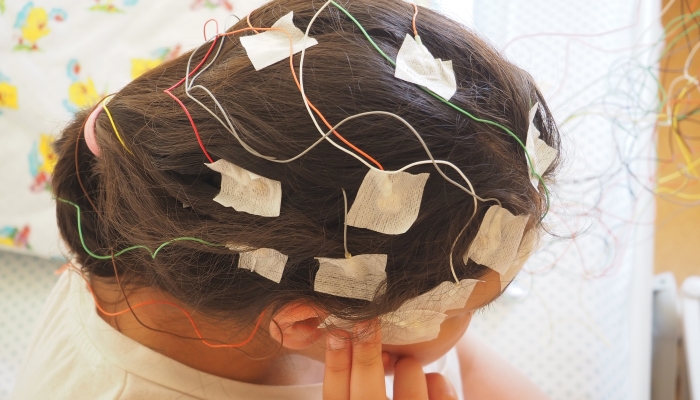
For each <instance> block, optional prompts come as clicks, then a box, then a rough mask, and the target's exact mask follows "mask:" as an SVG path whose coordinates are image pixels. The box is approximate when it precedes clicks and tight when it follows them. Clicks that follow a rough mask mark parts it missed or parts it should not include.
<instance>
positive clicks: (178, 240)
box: [56, 197, 224, 260]
mask: <svg viewBox="0 0 700 400" xmlns="http://www.w3.org/2000/svg"><path fill="white" fill-rule="evenodd" d="M56 200H58V201H61V202H63V203H66V204H70V205H72V206H73V207H75V209H76V210H77V211H78V212H77V216H78V236H79V237H80V243H81V244H82V245H83V250H85V252H86V253H88V255H90V257H92V258H96V259H98V260H109V259H111V258H112V257H113V256H112V255H108V256H100V255H97V254H95V253H93V252H92V251H90V249H88V247H87V245H86V244H85V238H84V237H83V227H82V223H81V219H80V214H81V210H80V206H79V205H77V204H75V203H73V202H72V201H70V200H65V199H62V198H60V197H57V198H56ZM181 241H190V242H197V243H201V244H205V245H207V246H214V247H223V246H224V245H223V244H215V243H209V242H207V241H206V240H202V239H197V238H193V237H187V236H183V237H179V238H175V239H172V240H169V241H167V242H165V243H163V244H161V245H160V246H158V248H156V250H155V251H153V250H151V248H150V247H148V246H144V245H142V244H140V245H136V246H131V247H127V248H126V249H124V250H120V251H119V252H117V253H115V254H114V257H119V256H120V255H122V254H124V253H126V252H129V251H132V250H137V249H144V250H146V251H148V253H149V254H150V255H151V258H156V256H157V255H158V253H159V252H160V251H161V250H162V249H163V248H164V247H165V246H167V245H169V244H172V243H174V242H181Z"/></svg>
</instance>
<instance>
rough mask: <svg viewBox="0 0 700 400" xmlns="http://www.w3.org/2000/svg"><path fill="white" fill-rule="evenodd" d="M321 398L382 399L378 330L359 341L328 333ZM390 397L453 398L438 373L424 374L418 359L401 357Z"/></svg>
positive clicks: (418, 399) (417, 399)
mask: <svg viewBox="0 0 700 400" xmlns="http://www.w3.org/2000/svg"><path fill="white" fill-rule="evenodd" d="M326 344H327V346H326V371H325V376H324V378H323V400H384V399H386V388H385V384H384V362H386V361H382V360H383V359H384V360H387V359H388V357H382V338H381V331H380V330H379V329H377V330H376V333H374V334H373V335H372V336H371V337H370V338H368V339H367V340H366V341H361V342H350V341H349V340H343V339H342V337H339V336H336V335H335V334H329V335H328V339H327V342H326ZM394 371H395V372H394V400H409V399H410V400H457V395H456V394H455V391H454V389H453V388H452V386H451V385H450V383H449V382H447V380H446V379H445V378H443V377H442V375H440V374H427V375H426V374H425V373H423V369H422V367H421V365H420V363H419V362H418V361H416V360H415V359H414V358H411V357H404V358H401V359H399V360H398V361H397V362H396V365H395V367H394Z"/></svg>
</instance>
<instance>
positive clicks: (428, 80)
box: [394, 34, 457, 100]
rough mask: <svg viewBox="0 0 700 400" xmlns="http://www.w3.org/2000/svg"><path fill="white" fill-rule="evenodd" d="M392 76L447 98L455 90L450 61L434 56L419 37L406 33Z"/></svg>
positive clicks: (453, 74) (455, 84)
mask: <svg viewBox="0 0 700 400" xmlns="http://www.w3.org/2000/svg"><path fill="white" fill-rule="evenodd" d="M394 76H395V77H396V78H399V79H401V80H404V81H407V82H411V83H415V84H417V85H420V86H424V87H426V88H428V89H430V90H432V91H433V92H435V93H437V94H438V95H440V97H442V98H444V99H445V100H449V99H450V97H452V96H453V95H454V94H455V92H457V79H456V78H455V72H454V70H453V69H452V61H451V60H449V61H442V60H441V59H439V58H434V57H433V55H432V54H430V51H429V50H428V49H427V48H426V47H425V46H423V44H422V43H421V42H420V38H418V39H414V38H413V37H411V35H409V34H406V38H404V41H403V44H402V45H401V48H400V49H399V53H398V54H397V55H396V71H395V72H394Z"/></svg>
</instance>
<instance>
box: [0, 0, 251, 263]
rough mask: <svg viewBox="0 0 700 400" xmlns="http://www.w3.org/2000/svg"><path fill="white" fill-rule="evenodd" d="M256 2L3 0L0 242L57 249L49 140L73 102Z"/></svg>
mask: <svg viewBox="0 0 700 400" xmlns="http://www.w3.org/2000/svg"><path fill="white" fill-rule="evenodd" d="M262 3H264V1H261V0H245V1H243V0H235V1H234V0H149V1H145V0H95V1H89V2H85V1H65V0H33V1H7V2H6V1H4V0H0V185H1V186H2V188H3V190H0V249H3V250H9V251H14V252H21V253H30V254H34V255H37V256H40V257H47V258H51V257H58V258H61V257H62V254H63V249H62V248H61V245H60V242H59V240H58V231H57V228H56V222H55V214H54V204H53V202H52V200H51V193H50V189H49V188H50V186H49V185H50V180H51V173H52V172H53V166H54V163H55V155H54V153H53V151H52V149H51V143H52V141H53V139H54V137H55V136H56V135H58V134H59V133H60V131H61V129H62V127H63V126H64V125H65V124H66V123H67V122H68V121H69V120H70V118H71V117H72V115H73V114H74V113H75V112H76V111H77V110H80V109H83V108H86V107H90V106H92V105H93V104H94V103H95V102H96V101H98V100H99V99H100V98H102V97H103V96H104V95H106V94H108V93H112V92H115V91H117V90H119V89H120V88H121V87H122V86H124V85H125V84H126V83H128V82H129V81H130V80H132V79H134V78H136V77H137V76H139V75H140V74H142V73H143V72H145V71H146V70H148V69H150V68H152V67H154V66H156V65H158V64H160V63H162V62H164V61H166V60H168V59H171V58H173V57H176V56H177V55H179V54H181V53H183V52H185V51H187V50H189V49H191V48H193V47H195V46H197V45H199V44H201V43H202V40H203V38H202V36H203V32H202V31H203V25H204V22H205V21H207V20H208V19H210V18H215V19H216V20H218V22H219V24H220V28H221V29H223V28H224V27H223V24H224V23H225V21H226V17H227V16H228V15H231V14H233V15H236V16H238V17H245V16H246V15H247V14H248V12H250V11H251V10H253V9H254V8H255V7H257V6H259V5H260V4H262ZM229 21H230V22H231V23H233V22H236V18H234V17H232V18H231V19H230V20H229ZM214 29H215V27H214V24H211V25H210V26H209V27H208V32H209V35H210V36H211V35H212V34H213V33H214Z"/></svg>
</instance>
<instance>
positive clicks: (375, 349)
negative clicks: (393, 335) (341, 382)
mask: <svg viewBox="0 0 700 400" xmlns="http://www.w3.org/2000/svg"><path fill="white" fill-rule="evenodd" d="M368 335H369V337H367V336H368ZM355 336H356V337H359V338H360V340H359V341H355V342H353V346H352V372H351V375H350V399H351V400H367V399H383V398H385V397H386V386H385V383H384V366H383V365H382V334H381V331H380V329H379V328H378V327H377V326H376V324H371V325H367V324H362V325H360V326H358V327H357V328H356V329H355Z"/></svg>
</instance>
